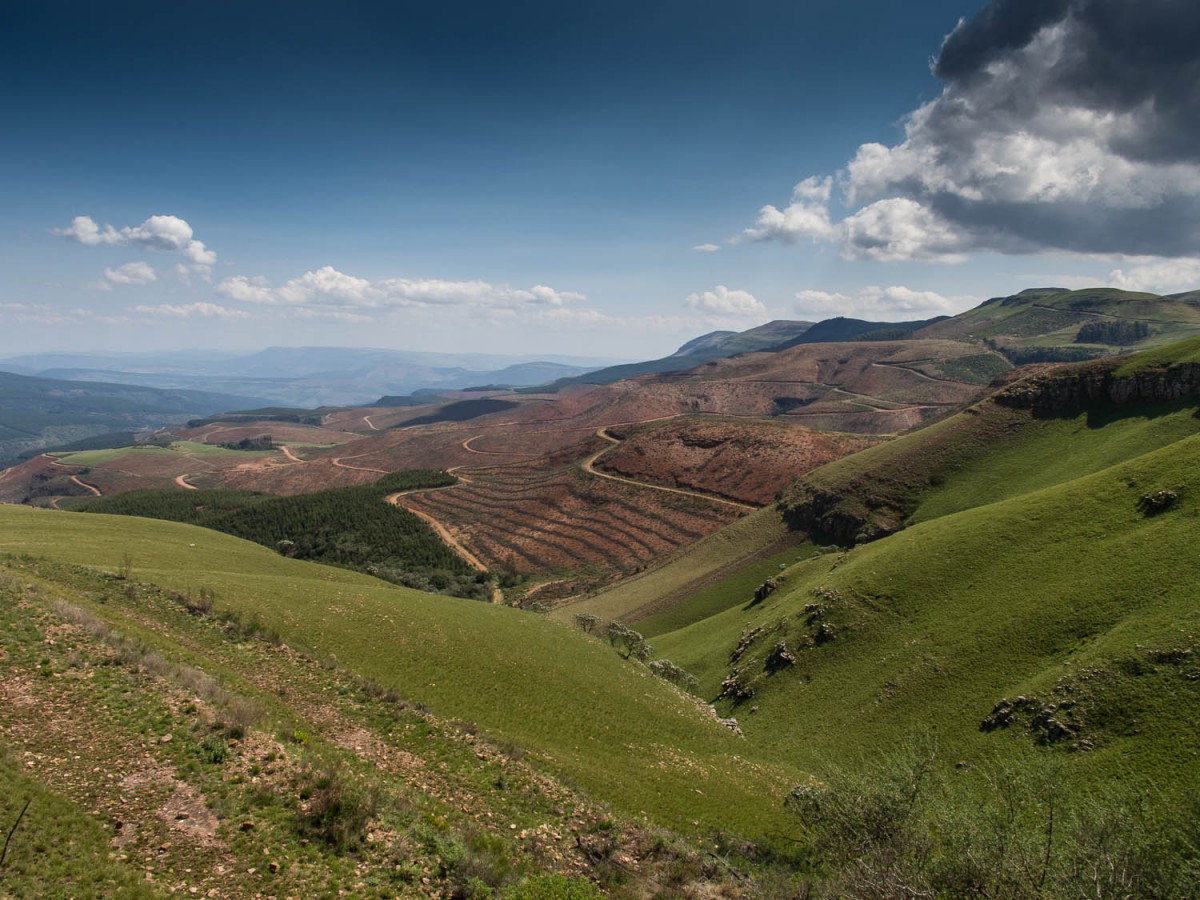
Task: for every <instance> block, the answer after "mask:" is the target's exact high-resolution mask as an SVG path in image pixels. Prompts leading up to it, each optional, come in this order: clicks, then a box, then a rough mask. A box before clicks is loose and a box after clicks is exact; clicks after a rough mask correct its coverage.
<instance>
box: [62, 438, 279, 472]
mask: <svg viewBox="0 0 1200 900" xmlns="http://www.w3.org/2000/svg"><path fill="white" fill-rule="evenodd" d="M275 452H276V451H274V450H230V449H228V448H226V447H220V446H218V445H216V444H201V443H199V442H197V441H175V442H173V443H172V444H171V446H170V448H167V447H136V446H135V447H115V448H112V449H109V450H79V451H77V452H74V453H52V454H51V456H54V457H56V458H57V459H58V460H59V461H60V462H62V463H64V464H66V465H70V466H103V465H105V464H106V463H111V462H115V461H116V460H118V459H121V458H122V457H124V456H127V455H130V454H136V455H138V456H140V455H142V454H146V455H148V456H172V455H175V456H178V455H180V454H182V455H184V456H191V457H197V458H200V459H214V458H220V457H225V458H228V457H237V458H238V459H248V458H251V457H262V456H270V455H271V454H272V453H275Z"/></svg>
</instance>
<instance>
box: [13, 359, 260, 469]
mask: <svg viewBox="0 0 1200 900" xmlns="http://www.w3.org/2000/svg"><path fill="white" fill-rule="evenodd" d="M244 405H246V398H245V397H234V396H230V395H227V394H214V393H207V392H203V391H185V390H158V389H154V388H146V387H139V386H135V385H132V384H113V383H108V382H81V381H63V380H56V379H48V378H35V377H31V376H27V375H14V374H12V373H9V372H0V464H3V463H4V462H6V461H8V462H11V461H12V460H14V459H15V458H16V457H18V456H19V455H20V454H22V453H25V452H28V451H36V450H41V449H43V448H47V447H55V446H61V445H65V444H70V443H72V442H74V441H79V440H83V439H85V438H90V437H94V436H96V435H101V434H105V433H108V432H128V431H130V430H141V429H146V428H157V427H160V426H163V425H168V424H178V423H180V422H185V421H187V420H188V419H189V418H192V417H195V416H198V415H205V414H207V413H212V412H218V411H220V410H225V409H232V408H235V407H237V406H244Z"/></svg>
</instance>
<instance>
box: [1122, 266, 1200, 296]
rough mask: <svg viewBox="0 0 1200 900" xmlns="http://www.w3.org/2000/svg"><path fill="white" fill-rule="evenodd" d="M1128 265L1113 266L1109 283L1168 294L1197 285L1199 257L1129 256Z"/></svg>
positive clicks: (1199, 280)
mask: <svg viewBox="0 0 1200 900" xmlns="http://www.w3.org/2000/svg"><path fill="white" fill-rule="evenodd" d="M1131 262H1133V265H1131V266H1129V267H1128V268H1122V269H1113V271H1112V272H1110V273H1109V276H1108V283H1109V284H1110V285H1112V286H1113V287H1118V288H1123V289H1124V290H1127V291H1146V292H1149V293H1154V294H1170V293H1176V292H1181V291H1189V290H1196V289H1197V288H1200V259H1197V258H1195V257H1191V258H1188V257H1183V258H1180V259H1147V260H1140V261H1139V260H1132V261H1131Z"/></svg>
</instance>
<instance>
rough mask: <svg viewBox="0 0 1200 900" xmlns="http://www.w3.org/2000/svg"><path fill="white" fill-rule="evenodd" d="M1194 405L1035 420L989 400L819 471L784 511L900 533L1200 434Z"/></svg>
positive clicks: (795, 487)
mask: <svg viewBox="0 0 1200 900" xmlns="http://www.w3.org/2000/svg"><path fill="white" fill-rule="evenodd" d="M1194 413H1195V401H1194V400H1180V401H1175V402H1164V403H1153V404H1138V405H1129V406H1126V407H1118V406H1115V405H1113V404H1109V403H1098V404H1096V405H1094V406H1093V407H1092V408H1091V409H1089V410H1087V411H1082V412H1077V413H1073V414H1064V415H1061V416H1058V417H1053V418H1037V417H1035V416H1033V415H1032V414H1031V413H1030V412H1028V411H1026V410H1018V409H1013V408H1011V407H1005V406H1000V405H998V404H996V403H994V402H992V401H990V400H985V401H984V402H983V403H981V404H979V405H978V406H976V407H974V408H972V409H971V410H968V411H967V412H964V413H959V414H958V415H956V416H953V417H951V418H949V419H946V420H944V421H942V422H939V423H936V424H934V425H931V426H929V427H927V428H923V429H921V430H920V431H916V432H913V433H911V434H908V435H905V436H903V437H900V438H897V439H896V440H894V441H889V442H887V443H884V444H879V445H876V446H874V447H871V448H868V449H867V450H864V451H862V452H860V453H856V454H854V455H853V456H849V457H845V458H843V459H840V460H837V461H835V462H833V463H830V464H828V465H826V466H822V467H821V468H820V469H817V470H815V471H813V472H810V473H808V474H806V475H805V476H804V477H802V478H801V479H799V480H798V481H796V482H795V483H793V484H792V485H791V486H789V487H788V488H787V489H785V491H784V495H783V497H784V499H783V507H784V509H785V512H786V511H789V510H803V509H805V508H810V509H821V510H822V511H823V514H824V515H826V516H833V517H842V521H851V522H860V523H867V524H868V525H869V524H871V523H878V524H882V525H884V526H886V527H887V528H889V529H890V530H895V529H896V528H897V527H900V526H902V525H904V524H906V523H908V522H918V521H925V520H927V519H930V518H935V517H937V516H940V515H944V514H946V513H948V512H954V511H957V510H961V509H966V508H968V507H970V506H975V505H979V504H983V503H991V502H994V501H997V500H1002V499H1005V498H1008V497H1013V496H1017V495H1019V494H1022V493H1025V492H1028V491H1031V490H1037V489H1040V488H1043V487H1049V486H1051V485H1054V484H1059V483H1062V482H1063V481H1066V480H1069V479H1071V478H1075V477H1078V476H1079V475H1082V474H1086V473H1088V472H1094V471H1097V470H1098V469H1101V468H1104V467H1106V466H1110V465H1114V464H1116V463H1118V462H1121V461H1123V460H1127V459H1132V458H1134V457H1136V456H1138V455H1140V454H1142V453H1146V452H1149V451H1151V450H1154V449H1157V448H1160V447H1164V446H1166V445H1168V444H1170V443H1172V442H1174V441H1178V440H1180V439H1182V438H1184V437H1187V436H1189V435H1192V434H1196V433H1197V432H1200V420H1198V419H1197V418H1196V417H1195V415H1194ZM789 514H790V515H792V516H793V518H796V516H795V513H794V512H791V513H789Z"/></svg>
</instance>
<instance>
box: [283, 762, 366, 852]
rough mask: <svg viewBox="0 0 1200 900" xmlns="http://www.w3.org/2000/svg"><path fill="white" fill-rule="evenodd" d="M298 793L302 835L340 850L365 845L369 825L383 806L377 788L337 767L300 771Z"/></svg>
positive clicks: (344, 850)
mask: <svg viewBox="0 0 1200 900" xmlns="http://www.w3.org/2000/svg"><path fill="white" fill-rule="evenodd" d="M298 793H299V795H300V799H301V800H302V801H306V802H305V803H304V805H303V806H302V807H301V811H300V815H299V830H300V832H301V834H302V835H305V836H312V837H316V838H319V839H320V840H322V841H324V842H325V843H326V844H327V845H329V846H330V847H331V848H333V849H334V850H335V851H337V852H338V853H348V852H353V851H355V850H357V849H358V848H359V846H361V844H362V841H363V839H364V837H365V835H366V832H367V824H368V823H369V822H370V821H371V819H372V818H373V817H374V816H375V813H376V812H377V811H378V808H379V795H378V793H377V792H376V790H375V789H374V788H373V787H370V786H366V785H363V784H361V783H359V782H357V781H353V780H351V779H350V778H349V777H348V776H347V775H345V774H344V773H342V772H340V771H339V770H337V769H334V768H329V769H325V770H324V771H320V772H318V771H315V770H313V769H311V768H309V769H305V770H304V771H303V772H301V774H300V783H299V785H298Z"/></svg>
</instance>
